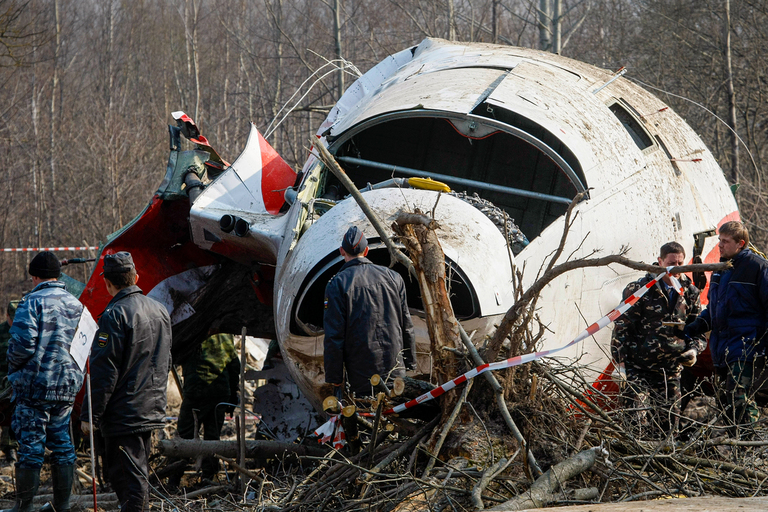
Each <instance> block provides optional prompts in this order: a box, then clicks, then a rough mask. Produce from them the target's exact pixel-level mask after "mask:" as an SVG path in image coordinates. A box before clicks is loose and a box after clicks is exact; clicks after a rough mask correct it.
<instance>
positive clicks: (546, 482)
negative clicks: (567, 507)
mask: <svg viewBox="0 0 768 512" xmlns="http://www.w3.org/2000/svg"><path fill="white" fill-rule="evenodd" d="M598 455H606V456H607V455H608V454H607V452H605V451H604V450H603V449H602V448H599V447H595V448H590V449H589V450H584V451H583V452H581V453H578V454H577V455H575V456H573V457H571V458H570V459H567V460H564V461H563V462H561V463H559V464H556V465H555V466H553V467H552V468H550V469H549V471H547V472H546V473H544V474H543V475H542V476H541V477H540V478H539V479H538V480H536V481H535V482H534V483H533V485H531V488H530V489H528V491H527V492H525V493H523V494H521V495H519V496H516V497H515V498H512V499H511V500H509V501H507V502H505V503H502V504H501V505H497V506H495V507H493V508H490V509H488V510H495V511H507V510H525V509H528V508H541V507H543V506H544V505H546V504H547V503H549V502H552V501H555V500H556V499H557V497H556V496H555V493H557V491H558V490H559V489H560V486H562V485H563V484H564V483H565V482H566V481H568V480H570V479H571V478H573V477H575V476H576V475H579V474H581V473H583V472H584V471H586V470H588V469H589V468H591V467H592V466H593V465H594V464H595V462H596V461H597V457H598Z"/></svg>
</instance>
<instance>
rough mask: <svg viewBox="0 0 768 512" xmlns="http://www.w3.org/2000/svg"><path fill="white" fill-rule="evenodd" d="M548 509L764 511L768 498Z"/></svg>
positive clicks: (585, 511)
mask: <svg viewBox="0 0 768 512" xmlns="http://www.w3.org/2000/svg"><path fill="white" fill-rule="evenodd" d="M531 510H542V509H528V512H530V511H531ZM549 510H552V511H553V512H555V511H556V512H765V511H766V510H768V498H721V497H717V496H700V497H697V498H685V499H669V500H653V501H633V502H627V503H601V504H595V505H578V506H575V507H556V508H552V509H549ZM522 512H526V511H522Z"/></svg>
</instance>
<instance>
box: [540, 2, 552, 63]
mask: <svg viewBox="0 0 768 512" xmlns="http://www.w3.org/2000/svg"><path fill="white" fill-rule="evenodd" d="M551 23H552V11H551V9H550V0H539V50H544V51H545V52H548V51H549V49H550V48H552V41H551V40H550V26H551Z"/></svg>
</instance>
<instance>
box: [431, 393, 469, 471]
mask: <svg viewBox="0 0 768 512" xmlns="http://www.w3.org/2000/svg"><path fill="white" fill-rule="evenodd" d="M472 382H474V381H471V380H470V381H468V382H467V384H466V385H465V386H464V389H463V390H462V391H461V396H460V397H459V400H458V401H457V402H456V406H455V407H454V408H453V411H452V412H451V415H450V416H449V417H448V420H447V421H446V422H445V424H444V425H443V429H442V430H441V431H440V436H439V437H438V438H437V442H436V443H435V448H434V450H433V452H434V453H433V456H432V457H430V459H429V461H428V462H427V467H426V468H424V473H422V475H421V478H422V479H426V478H427V477H428V476H429V472H430V471H431V470H432V468H433V467H434V466H435V458H437V456H438V455H440V449H441V448H442V447H443V443H444V442H445V438H446V437H448V432H450V430H451V427H453V423H454V422H455V421H456V418H458V417H459V413H460V412H461V406H462V405H464V402H465V401H466V400H467V395H468V394H469V391H470V390H471V389H472Z"/></svg>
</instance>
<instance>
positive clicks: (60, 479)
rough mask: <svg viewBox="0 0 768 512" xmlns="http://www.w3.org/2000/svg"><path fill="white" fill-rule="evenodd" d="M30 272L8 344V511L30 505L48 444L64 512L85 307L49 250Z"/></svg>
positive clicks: (57, 504)
mask: <svg viewBox="0 0 768 512" xmlns="http://www.w3.org/2000/svg"><path fill="white" fill-rule="evenodd" d="M29 274H30V275H31V276H32V284H33V285H34V289H33V290H32V291H31V292H30V293H29V294H28V295H26V296H25V297H24V298H23V299H22V300H21V302H20V303H19V305H18V308H17V309H16V315H15V316H14V319H13V325H12V326H11V339H10V341H9V343H8V380H9V381H10V382H11V386H12V388H13V399H14V400H15V401H16V409H15V410H14V412H13V418H12V420H11V428H13V431H14V433H15V434H16V438H17V440H18V443H19V450H18V462H17V463H16V505H15V506H14V508H13V509H12V510H13V512H26V511H28V510H30V509H31V507H32V498H34V497H35V494H36V493H37V488H38V484H39V483H40V468H41V467H42V465H43V456H44V455H45V449H46V447H47V448H48V449H49V450H51V464H52V466H53V467H52V468H51V474H52V478H53V501H54V503H53V504H54V507H55V508H56V510H57V512H68V511H69V496H70V493H71V490H72V478H73V474H74V469H75V461H76V460H77V457H76V456H75V449H74V446H73V445H72V440H71V438H70V436H69V417H70V414H71V412H72V404H73V403H74V401H75V397H76V396H77V393H78V391H80V388H81V387H82V385H83V372H82V371H81V370H80V368H79V367H78V365H77V363H75V360H74V359H73V358H72V356H71V355H70V353H69V349H70V347H71V344H72V340H73V339H74V336H75V333H76V332H77V326H78V323H79V322H80V316H81V315H82V313H83V305H82V304H80V301H78V300H77V299H76V298H75V297H73V296H72V295H71V294H70V293H69V292H67V291H66V290H65V289H64V283H62V282H60V281H58V277H59V275H60V274H61V264H60V263H59V260H58V259H57V258H56V256H55V255H54V254H53V253H51V252H48V251H44V252H41V253H39V254H37V255H36V256H35V257H34V258H33V259H32V261H31V262H30V264H29Z"/></svg>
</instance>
